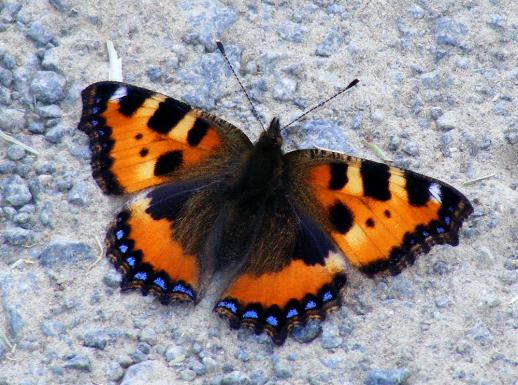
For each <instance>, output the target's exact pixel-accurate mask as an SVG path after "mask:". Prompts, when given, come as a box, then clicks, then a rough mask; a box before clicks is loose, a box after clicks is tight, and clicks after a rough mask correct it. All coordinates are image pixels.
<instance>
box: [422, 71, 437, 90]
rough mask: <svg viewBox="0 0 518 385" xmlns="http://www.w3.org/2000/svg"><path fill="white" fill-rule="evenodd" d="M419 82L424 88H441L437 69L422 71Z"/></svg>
mask: <svg viewBox="0 0 518 385" xmlns="http://www.w3.org/2000/svg"><path fill="white" fill-rule="evenodd" d="M421 84H422V85H423V86H424V87H425V88H428V89H432V90H438V89H440V88H441V75H440V74H439V72H437V71H433V72H427V73H424V74H422V75H421Z"/></svg>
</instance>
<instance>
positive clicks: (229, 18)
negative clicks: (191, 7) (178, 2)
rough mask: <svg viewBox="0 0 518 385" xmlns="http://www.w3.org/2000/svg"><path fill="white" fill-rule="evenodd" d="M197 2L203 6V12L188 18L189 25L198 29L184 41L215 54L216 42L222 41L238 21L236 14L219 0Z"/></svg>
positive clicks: (193, 30)
mask: <svg viewBox="0 0 518 385" xmlns="http://www.w3.org/2000/svg"><path fill="white" fill-rule="evenodd" d="M196 2H198V3H202V4H203V5H202V9H203V11H202V12H200V13H199V14H197V15H194V16H190V17H189V18H188V20H187V22H188V25H192V26H196V28H193V29H192V30H191V31H190V32H189V33H187V34H186V35H184V36H183V40H184V41H185V42H186V43H187V44H201V45H203V46H204V47H205V50H206V51H207V52H213V51H215V50H216V48H217V47H216V44H215V41H216V40H218V39H220V38H221V36H222V35H223V33H224V32H225V31H226V30H227V29H228V28H229V27H230V26H231V25H232V24H234V23H235V22H236V21H237V15H236V12H235V11H234V10H233V9H231V8H228V7H226V6H225V5H224V4H222V3H221V2H219V1H217V0H213V1H210V2H200V1H199V0H198V1H196ZM196 2H193V3H196ZM200 25H203V28H198V26H200ZM225 50H226V47H225Z"/></svg>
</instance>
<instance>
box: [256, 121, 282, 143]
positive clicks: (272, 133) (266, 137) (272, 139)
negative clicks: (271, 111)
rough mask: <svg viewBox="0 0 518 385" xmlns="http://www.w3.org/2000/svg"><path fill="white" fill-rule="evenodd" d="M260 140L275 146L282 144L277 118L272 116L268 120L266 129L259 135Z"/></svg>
mask: <svg viewBox="0 0 518 385" xmlns="http://www.w3.org/2000/svg"><path fill="white" fill-rule="evenodd" d="M260 140H261V141H263V142H266V143H268V144H270V145H273V146H275V147H279V148H280V147H281V146H282V136H281V126H280V122H279V118H273V119H272V121H271V122H270V126H269V127H268V130H266V131H264V132H263V133H262V135H261V139H260Z"/></svg>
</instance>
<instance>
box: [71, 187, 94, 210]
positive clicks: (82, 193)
mask: <svg viewBox="0 0 518 385" xmlns="http://www.w3.org/2000/svg"><path fill="white" fill-rule="evenodd" d="M67 201H68V202H69V203H71V204H73V205H75V206H79V207H84V206H86V205H87V204H88V203H89V202H90V194H89V190H88V184H87V183H86V182H83V181H77V182H76V183H74V185H73V186H72V188H71V189H70V191H69V192H68V194H67Z"/></svg>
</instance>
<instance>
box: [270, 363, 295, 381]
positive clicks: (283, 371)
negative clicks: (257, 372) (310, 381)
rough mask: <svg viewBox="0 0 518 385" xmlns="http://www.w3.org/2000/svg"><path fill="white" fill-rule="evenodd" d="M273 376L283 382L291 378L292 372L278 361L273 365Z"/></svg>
mask: <svg viewBox="0 0 518 385" xmlns="http://www.w3.org/2000/svg"><path fill="white" fill-rule="evenodd" d="M273 374H274V375H275V377H277V378H278V379H281V380H285V379H287V378H290V377H292V376H293V371H292V370H291V368H290V367H289V366H288V365H287V364H285V363H284V362H282V361H281V360H278V361H276V362H274V364H273Z"/></svg>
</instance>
